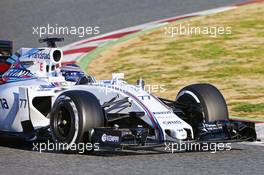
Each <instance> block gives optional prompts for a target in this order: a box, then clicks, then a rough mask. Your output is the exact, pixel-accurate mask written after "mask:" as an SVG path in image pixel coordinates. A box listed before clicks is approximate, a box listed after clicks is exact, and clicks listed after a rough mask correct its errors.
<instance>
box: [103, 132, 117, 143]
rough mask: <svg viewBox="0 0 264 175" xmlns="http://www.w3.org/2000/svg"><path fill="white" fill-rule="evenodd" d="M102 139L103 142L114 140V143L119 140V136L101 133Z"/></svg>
mask: <svg viewBox="0 0 264 175" xmlns="http://www.w3.org/2000/svg"><path fill="white" fill-rule="evenodd" d="M102 141H103V142H115V143H117V142H119V137H118V136H112V135H106V134H103V135H102Z"/></svg>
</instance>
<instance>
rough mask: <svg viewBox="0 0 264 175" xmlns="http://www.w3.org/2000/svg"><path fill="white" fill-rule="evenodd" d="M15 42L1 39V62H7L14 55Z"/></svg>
mask: <svg viewBox="0 0 264 175" xmlns="http://www.w3.org/2000/svg"><path fill="white" fill-rule="evenodd" d="M12 52H13V42H12V41H4V40H0V62H5V61H6V60H7V58H8V57H10V56H11V55H12Z"/></svg>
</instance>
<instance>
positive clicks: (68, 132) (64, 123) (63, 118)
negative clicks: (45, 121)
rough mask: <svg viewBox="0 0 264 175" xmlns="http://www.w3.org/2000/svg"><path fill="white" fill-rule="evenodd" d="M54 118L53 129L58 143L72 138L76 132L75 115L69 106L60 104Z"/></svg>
mask: <svg viewBox="0 0 264 175" xmlns="http://www.w3.org/2000/svg"><path fill="white" fill-rule="evenodd" d="M56 111H58V112H57V113H56V114H55V116H54V121H53V126H54V127H53V128H54V134H55V136H56V138H57V140H58V141H66V140H68V139H70V137H72V130H74V113H73V112H72V110H71V108H69V106H68V104H66V106H65V104H60V105H59V106H58V108H57V110H56Z"/></svg>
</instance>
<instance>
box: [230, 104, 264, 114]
mask: <svg viewBox="0 0 264 175" xmlns="http://www.w3.org/2000/svg"><path fill="white" fill-rule="evenodd" d="M233 110H234V111H235V112H247V113H252V112H264V103H258V104H250V103H238V104H235V107H234V108H233Z"/></svg>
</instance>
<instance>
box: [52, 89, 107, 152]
mask: <svg viewBox="0 0 264 175" xmlns="http://www.w3.org/2000/svg"><path fill="white" fill-rule="evenodd" d="M102 126H104V115H103V110H102V108H101V106H100V103H99V101H98V99H97V98H96V97H95V96H94V95H93V94H92V93H90V92H86V91H79V90H74V91H66V92H64V93H62V94H61V95H60V96H59V97H58V98H57V99H56V101H55V103H54V105H53V108H52V111H51V115H50V128H51V135H52V139H53V141H54V142H55V143H64V144H67V145H68V146H69V147H71V146H72V145H73V144H79V143H87V142H91V140H90V139H89V138H90V136H89V135H90V133H89V132H90V130H91V128H95V127H102Z"/></svg>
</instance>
